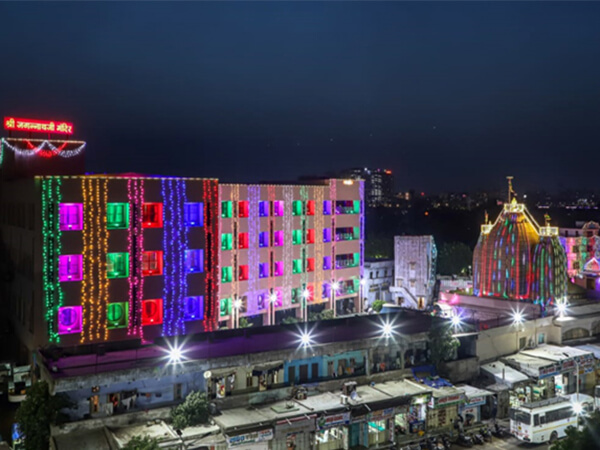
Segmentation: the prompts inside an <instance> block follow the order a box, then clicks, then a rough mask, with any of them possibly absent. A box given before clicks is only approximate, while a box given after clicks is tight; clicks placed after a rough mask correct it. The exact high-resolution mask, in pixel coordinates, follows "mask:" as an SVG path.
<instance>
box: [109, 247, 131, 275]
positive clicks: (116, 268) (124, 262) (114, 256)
mask: <svg viewBox="0 0 600 450" xmlns="http://www.w3.org/2000/svg"><path fill="white" fill-rule="evenodd" d="M106 276H107V278H127V277H128V276H129V253H107V254H106Z"/></svg>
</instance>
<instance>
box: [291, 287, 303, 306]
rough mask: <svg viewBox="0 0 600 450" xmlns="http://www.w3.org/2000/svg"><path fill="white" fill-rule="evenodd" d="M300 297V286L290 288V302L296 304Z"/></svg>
mask: <svg viewBox="0 0 600 450" xmlns="http://www.w3.org/2000/svg"><path fill="white" fill-rule="evenodd" d="M301 298H302V289H300V288H292V303H293V304H296V303H298V302H299V301H300V299H301Z"/></svg>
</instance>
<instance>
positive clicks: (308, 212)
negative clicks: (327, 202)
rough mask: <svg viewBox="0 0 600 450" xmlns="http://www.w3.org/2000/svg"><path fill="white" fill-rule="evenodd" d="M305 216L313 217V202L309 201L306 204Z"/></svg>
mask: <svg viewBox="0 0 600 450" xmlns="http://www.w3.org/2000/svg"><path fill="white" fill-rule="evenodd" d="M306 215H307V216H314V215H315V201H314V200H309V201H307V202H306Z"/></svg>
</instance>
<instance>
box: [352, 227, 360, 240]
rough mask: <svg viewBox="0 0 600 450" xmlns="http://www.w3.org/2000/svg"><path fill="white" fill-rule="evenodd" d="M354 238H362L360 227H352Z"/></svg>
mask: <svg viewBox="0 0 600 450" xmlns="http://www.w3.org/2000/svg"><path fill="white" fill-rule="evenodd" d="M352 235H353V236H352V238H353V239H360V228H359V227H354V228H353V229H352Z"/></svg>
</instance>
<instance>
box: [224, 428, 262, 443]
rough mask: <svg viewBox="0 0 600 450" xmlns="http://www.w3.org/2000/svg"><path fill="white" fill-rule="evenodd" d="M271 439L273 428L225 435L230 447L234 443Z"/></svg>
mask: <svg viewBox="0 0 600 450" xmlns="http://www.w3.org/2000/svg"><path fill="white" fill-rule="evenodd" d="M271 439H273V429H272V428H268V429H266V430H260V431H253V432H252V433H246V434H240V435H238V436H227V443H228V444H229V446H230V447H233V446H236V445H245V444H253V443H255V442H264V441H270V440H271Z"/></svg>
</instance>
